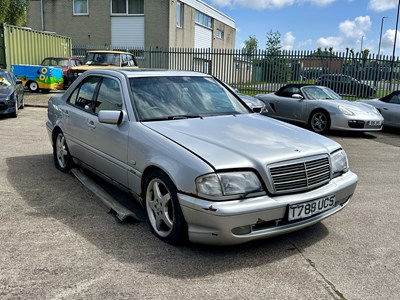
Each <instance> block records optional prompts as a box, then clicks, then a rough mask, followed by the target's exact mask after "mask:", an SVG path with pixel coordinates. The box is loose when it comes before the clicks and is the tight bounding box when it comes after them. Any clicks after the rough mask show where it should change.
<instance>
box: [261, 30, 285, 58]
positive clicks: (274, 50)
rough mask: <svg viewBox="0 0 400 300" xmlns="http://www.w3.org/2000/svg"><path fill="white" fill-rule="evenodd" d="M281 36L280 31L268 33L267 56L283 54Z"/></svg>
mask: <svg viewBox="0 0 400 300" xmlns="http://www.w3.org/2000/svg"><path fill="white" fill-rule="evenodd" d="M281 49H282V45H281V34H280V32H279V31H272V30H271V31H270V32H268V33H267V43H266V45H265V50H266V51H267V55H280V54H281Z"/></svg>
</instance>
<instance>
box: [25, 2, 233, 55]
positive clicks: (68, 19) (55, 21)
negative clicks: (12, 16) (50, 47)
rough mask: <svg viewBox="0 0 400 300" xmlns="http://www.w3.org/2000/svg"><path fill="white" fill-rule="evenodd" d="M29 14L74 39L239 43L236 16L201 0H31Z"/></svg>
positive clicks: (126, 43)
mask: <svg viewBox="0 0 400 300" xmlns="http://www.w3.org/2000/svg"><path fill="white" fill-rule="evenodd" d="M27 18H28V26H29V27H31V28H32V29H37V30H44V31H54V32H56V33H57V34H60V35H66V36H70V37H71V38H72V43H73V44H74V45H96V46H104V47H108V46H114V47H115V46H116V47H118V46H122V47H146V48H147V47H159V48H170V47H176V48H214V49H217V48H218V49H220V48H224V49H233V48H234V47H235V34H236V28H235V21H234V20H233V19H231V18H230V17H228V16H226V15H224V14H222V13H221V12H219V11H218V10H216V9H215V8H213V7H211V6H210V5H208V4H206V3H204V2H202V1H200V0H180V1H177V0H146V1H145V0H30V4H29V7H28V11H27Z"/></svg>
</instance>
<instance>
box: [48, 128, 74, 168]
mask: <svg viewBox="0 0 400 300" xmlns="http://www.w3.org/2000/svg"><path fill="white" fill-rule="evenodd" d="M53 158H54V164H55V166H56V168H57V169H59V170H60V171H62V172H64V173H67V172H68V171H69V170H70V169H71V168H72V157H71V155H70V153H69V150H68V146H67V142H66V140H65V136H64V134H63V133H62V132H61V131H60V132H59V133H58V134H57V136H56V137H55V140H54V143H53Z"/></svg>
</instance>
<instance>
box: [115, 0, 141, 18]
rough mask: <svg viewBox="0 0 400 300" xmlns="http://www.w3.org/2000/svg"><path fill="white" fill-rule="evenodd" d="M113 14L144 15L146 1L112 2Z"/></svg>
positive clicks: (121, 0)
mask: <svg viewBox="0 0 400 300" xmlns="http://www.w3.org/2000/svg"><path fill="white" fill-rule="evenodd" d="M111 13H112V14H119V15H142V14H144V0H112V1H111Z"/></svg>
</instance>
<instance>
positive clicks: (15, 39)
mask: <svg viewBox="0 0 400 300" xmlns="http://www.w3.org/2000/svg"><path fill="white" fill-rule="evenodd" d="M47 56H64V57H70V56H72V41H71V38H70V37H66V36H61V35H57V34H55V33H51V32H46V31H38V30H31V29H29V28H25V27H17V26H12V25H8V24H0V68H2V69H8V70H9V69H10V68H11V65H16V64H25V65H39V64H40V63H41V62H42V60H43V59H44V58H45V57H47Z"/></svg>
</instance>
